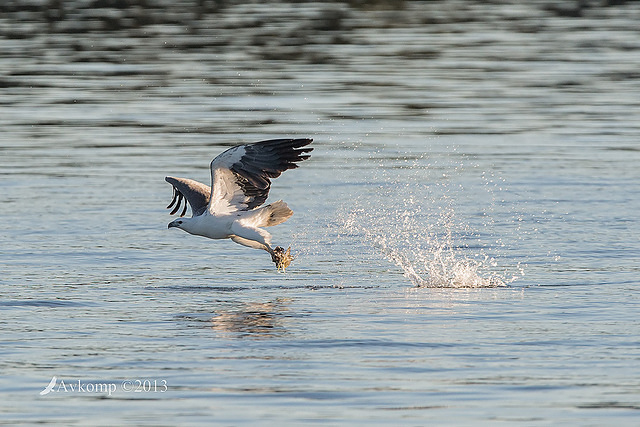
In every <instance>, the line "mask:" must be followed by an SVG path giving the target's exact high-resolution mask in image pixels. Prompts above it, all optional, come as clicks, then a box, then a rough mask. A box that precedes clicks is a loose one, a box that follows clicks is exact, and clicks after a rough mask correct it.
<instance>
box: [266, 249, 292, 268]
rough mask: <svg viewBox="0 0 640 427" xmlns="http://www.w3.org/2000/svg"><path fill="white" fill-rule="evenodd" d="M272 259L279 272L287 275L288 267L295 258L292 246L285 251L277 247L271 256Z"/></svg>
mask: <svg viewBox="0 0 640 427" xmlns="http://www.w3.org/2000/svg"><path fill="white" fill-rule="evenodd" d="M271 259H272V260H273V262H274V263H275V265H276V268H277V269H278V271H280V270H282V272H283V273H286V271H287V267H289V265H290V264H291V261H293V256H291V246H289V247H288V248H287V250H286V251H285V250H284V248H283V247H281V246H276V247H275V249H274V250H273V253H272V254H271Z"/></svg>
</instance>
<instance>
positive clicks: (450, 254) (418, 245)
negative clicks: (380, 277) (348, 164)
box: [343, 170, 522, 288]
mask: <svg viewBox="0 0 640 427" xmlns="http://www.w3.org/2000/svg"><path fill="white" fill-rule="evenodd" d="M420 173H422V174H424V173H425V172H424V170H421V171H418V174H420ZM405 178H406V176H405ZM400 179H402V178H393V179H388V178H384V179H383V180H382V183H380V182H379V183H378V185H377V186H376V188H375V189H374V190H373V192H372V194H370V195H364V196H361V197H358V198H356V200H355V203H354V205H355V207H353V208H351V209H349V210H348V211H347V212H345V215H343V218H344V224H343V228H344V230H345V232H346V233H348V234H350V235H351V236H352V237H360V238H363V239H364V240H365V241H366V242H367V244H368V246H369V247H372V248H374V250H376V251H378V252H379V253H381V254H382V255H383V256H384V257H386V258H387V259H388V260H389V261H391V262H393V263H394V264H395V265H397V266H398V267H400V268H401V269H402V271H403V272H404V276H405V277H407V278H408V279H409V280H410V281H411V282H412V283H413V284H414V285H415V286H417V287H434V288H480V287H482V288H484V287H500V286H506V285H507V284H509V283H511V282H513V281H514V280H516V279H517V278H518V277H519V276H518V275H512V274H509V273H508V271H507V270H508V269H506V268H504V267H500V263H499V261H498V259H497V257H496V252H497V251H496V249H497V248H496V247H493V246H501V241H500V239H495V238H493V236H492V234H491V233H490V232H489V231H488V229H489V228H490V224H491V223H492V220H491V218H490V216H488V215H484V219H483V220H482V222H483V224H481V226H480V228H481V229H482V230H483V231H482V233H480V232H474V231H473V230H472V227H471V226H470V225H468V224H467V223H465V222H464V221H463V220H461V219H460V218H458V216H457V215H456V208H455V207H454V206H456V205H457V197H456V196H457V195H460V196H463V194H462V193H464V191H463V190H462V187H461V186H460V185H452V183H451V181H448V180H445V181H442V182H441V183H440V184H435V185H427V184H424V183H425V182H432V181H427V180H421V182H417V180H416V179H413V178H412V179H410V180H409V181H410V182H403V183H401V182H399V180H400ZM474 198H475V199H477V198H478V196H477V194H476V195H475V196H474ZM480 198H482V196H480ZM477 201H478V200H475V202H477ZM484 201H485V202H486V201H487V199H486V198H485V199H484ZM471 205H473V203H472V204H471ZM491 243H493V246H492V245H491ZM517 268H518V270H519V273H518V274H522V269H521V268H520V266H518V267H517Z"/></svg>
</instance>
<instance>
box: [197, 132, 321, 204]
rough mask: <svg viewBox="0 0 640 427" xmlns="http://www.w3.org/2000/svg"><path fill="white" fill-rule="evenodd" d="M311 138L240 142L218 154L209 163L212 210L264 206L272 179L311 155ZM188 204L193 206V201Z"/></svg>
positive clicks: (209, 202)
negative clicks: (242, 143) (243, 143)
mask: <svg viewBox="0 0 640 427" xmlns="http://www.w3.org/2000/svg"><path fill="white" fill-rule="evenodd" d="M312 141H313V140H312V139H271V140H268V141H260V142H255V143H253V144H245V145H238V146H236V147H232V148H230V149H228V150H226V151H225V152H223V153H222V154H220V155H219V156H217V157H216V158H215V159H213V161H212V162H211V165H210V168H211V196H210V198H209V200H208V209H209V212H210V213H212V214H214V213H230V212H235V211H246V210H251V209H254V208H256V207H258V206H260V205H262V204H263V203H264V202H265V201H266V200H267V197H268V196H269V190H270V188H271V178H277V177H279V176H280V174H282V172H284V171H286V170H288V169H294V168H297V167H298V165H297V164H296V162H301V161H303V160H306V159H308V158H309V157H310V156H309V155H308V154H306V153H309V152H310V151H312V150H313V148H309V147H306V146H307V145H309V144H311V142H312ZM194 182H195V181H194ZM200 185H202V184H200ZM185 196H186V194H185ZM187 200H189V198H188V197H187ZM189 203H190V204H191V205H192V206H193V203H191V201H190V200H189Z"/></svg>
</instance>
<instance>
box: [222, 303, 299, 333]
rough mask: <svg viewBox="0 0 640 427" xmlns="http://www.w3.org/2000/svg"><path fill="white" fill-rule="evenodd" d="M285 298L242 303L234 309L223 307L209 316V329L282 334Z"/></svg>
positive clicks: (229, 331)
mask: <svg viewBox="0 0 640 427" xmlns="http://www.w3.org/2000/svg"><path fill="white" fill-rule="evenodd" d="M286 303H287V300H286V299H280V298H279V299H276V300H275V301H269V302H264V303H260V302H250V303H243V304H242V305H240V306H238V307H236V308H234V309H223V310H220V311H218V312H217V313H216V315H215V316H214V317H212V318H211V320H210V324H211V329H214V330H216V331H219V332H226V333H232V334H242V335H255V336H261V337H270V336H276V335H282V334H284V333H285V328H284V326H283V325H282V319H283V318H284V317H287V316H286V314H284V313H285V312H286V311H287V310H288V309H287V307H286Z"/></svg>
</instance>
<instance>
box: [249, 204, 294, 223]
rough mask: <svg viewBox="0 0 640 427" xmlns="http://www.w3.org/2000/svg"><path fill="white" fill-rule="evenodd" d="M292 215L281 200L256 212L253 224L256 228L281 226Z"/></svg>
mask: <svg viewBox="0 0 640 427" xmlns="http://www.w3.org/2000/svg"><path fill="white" fill-rule="evenodd" d="M291 215H293V211H292V210H291V209H289V206H287V204H286V203H285V202H283V201H282V200H278V201H277V202H273V203H271V204H269V205H267V206H264V207H262V208H260V209H258V210H257V213H256V216H255V223H256V225H257V226H258V227H271V226H273V225H278V224H282V223H283V222H285V221H286V220H288V219H289V218H291Z"/></svg>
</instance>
